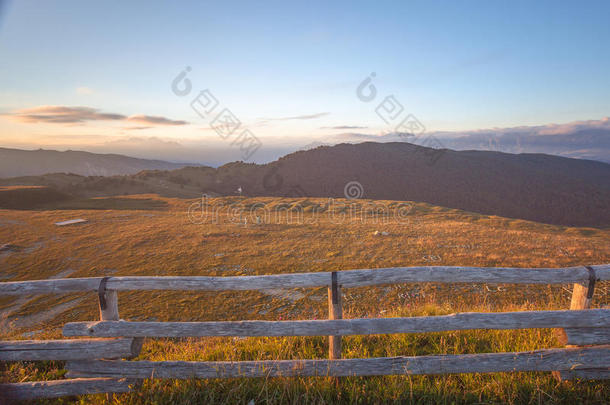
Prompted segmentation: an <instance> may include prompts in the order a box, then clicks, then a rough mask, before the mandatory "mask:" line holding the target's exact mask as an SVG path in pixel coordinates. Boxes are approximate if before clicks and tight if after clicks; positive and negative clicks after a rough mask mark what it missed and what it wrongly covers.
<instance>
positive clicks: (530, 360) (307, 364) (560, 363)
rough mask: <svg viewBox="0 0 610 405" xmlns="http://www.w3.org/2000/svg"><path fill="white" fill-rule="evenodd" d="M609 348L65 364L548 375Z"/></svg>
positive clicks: (266, 373)
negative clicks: (347, 357)
mask: <svg viewBox="0 0 610 405" xmlns="http://www.w3.org/2000/svg"><path fill="white" fill-rule="evenodd" d="M609 363H610V347H609V346H597V347H586V348H565V349H546V350H536V351H532V352H520V353H519V352H517V353H485V354H464V355H437V356H414V357H384V358H369V359H340V360H265V361H241V362H223V361H220V362H188V361H158V362H155V361H114V360H92V361H70V362H68V363H67V365H66V368H67V369H68V370H69V372H70V374H69V375H70V376H81V375H82V376H100V377H102V376H103V377H127V378H138V379H142V378H181V379H182V378H185V379H186V378H234V377H297V376H302V377H311V376H336V377H345V376H373V375H399V374H453V373H492V372H512V371H552V370H557V369H564V370H566V369H574V368H579V367H583V366H584V365H587V366H588V367H595V368H598V367H602V366H604V367H605V366H608V365H609Z"/></svg>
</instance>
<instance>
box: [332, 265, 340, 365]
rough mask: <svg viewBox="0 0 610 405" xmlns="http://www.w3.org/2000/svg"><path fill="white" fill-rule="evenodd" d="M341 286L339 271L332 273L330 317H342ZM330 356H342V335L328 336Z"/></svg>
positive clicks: (335, 357) (333, 357)
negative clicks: (339, 283)
mask: <svg viewBox="0 0 610 405" xmlns="http://www.w3.org/2000/svg"><path fill="white" fill-rule="evenodd" d="M342 318H343V309H342V306H341V286H340V285H338V284H337V272H335V271H333V272H332V273H331V285H330V287H328V319H342ZM328 358H329V359H331V360H334V359H340V358H341V336H340V335H337V336H329V337H328Z"/></svg>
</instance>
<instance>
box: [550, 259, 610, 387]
mask: <svg viewBox="0 0 610 405" xmlns="http://www.w3.org/2000/svg"><path fill="white" fill-rule="evenodd" d="M585 268H586V269H587V270H588V271H589V279H588V280H586V281H583V282H582V283H576V284H574V288H573V289H572V300H571V301H570V310H582V309H589V308H591V300H592V299H593V293H594V292H595V282H596V281H597V280H596V276H595V270H593V268H591V267H589V266H585ZM558 333H559V335H558V338H559V341H560V343H562V344H564V345H566V346H567V347H576V346H574V345H570V344H568V343H569V342H570V333H571V332H570V330H566V329H560V330H559V331H558ZM608 375H610V370H594V369H581V370H559V371H553V376H554V377H555V378H556V379H557V380H558V381H565V380H572V379H574V378H578V377H586V378H608ZM587 376H588V377H587Z"/></svg>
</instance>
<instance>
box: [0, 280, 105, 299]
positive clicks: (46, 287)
mask: <svg viewBox="0 0 610 405" xmlns="http://www.w3.org/2000/svg"><path fill="white" fill-rule="evenodd" d="M101 280H102V277H85V278H58V279H53V280H32V281H9V282H3V283H0V295H28V294H65V293H71V292H82V291H97V288H98V287H99V285H100V281H101Z"/></svg>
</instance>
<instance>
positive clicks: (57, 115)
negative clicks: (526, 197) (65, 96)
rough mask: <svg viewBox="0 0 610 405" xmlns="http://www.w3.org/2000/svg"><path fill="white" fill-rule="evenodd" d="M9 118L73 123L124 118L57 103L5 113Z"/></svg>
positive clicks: (22, 120)
mask: <svg viewBox="0 0 610 405" xmlns="http://www.w3.org/2000/svg"><path fill="white" fill-rule="evenodd" d="M7 115H8V116H10V117H11V118H13V119H15V120H17V121H19V122H25V123H39V122H43V123H45V122H46V123H52V124H74V123H79V122H85V121H100V120H104V121H109V120H124V119H125V118H127V117H126V116H124V115H121V114H112V113H101V112H99V110H97V109H95V108H90V107H65V106H59V105H42V106H38V107H34V108H24V109H20V110H16V111H13V112H12V113H9V114H7Z"/></svg>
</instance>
